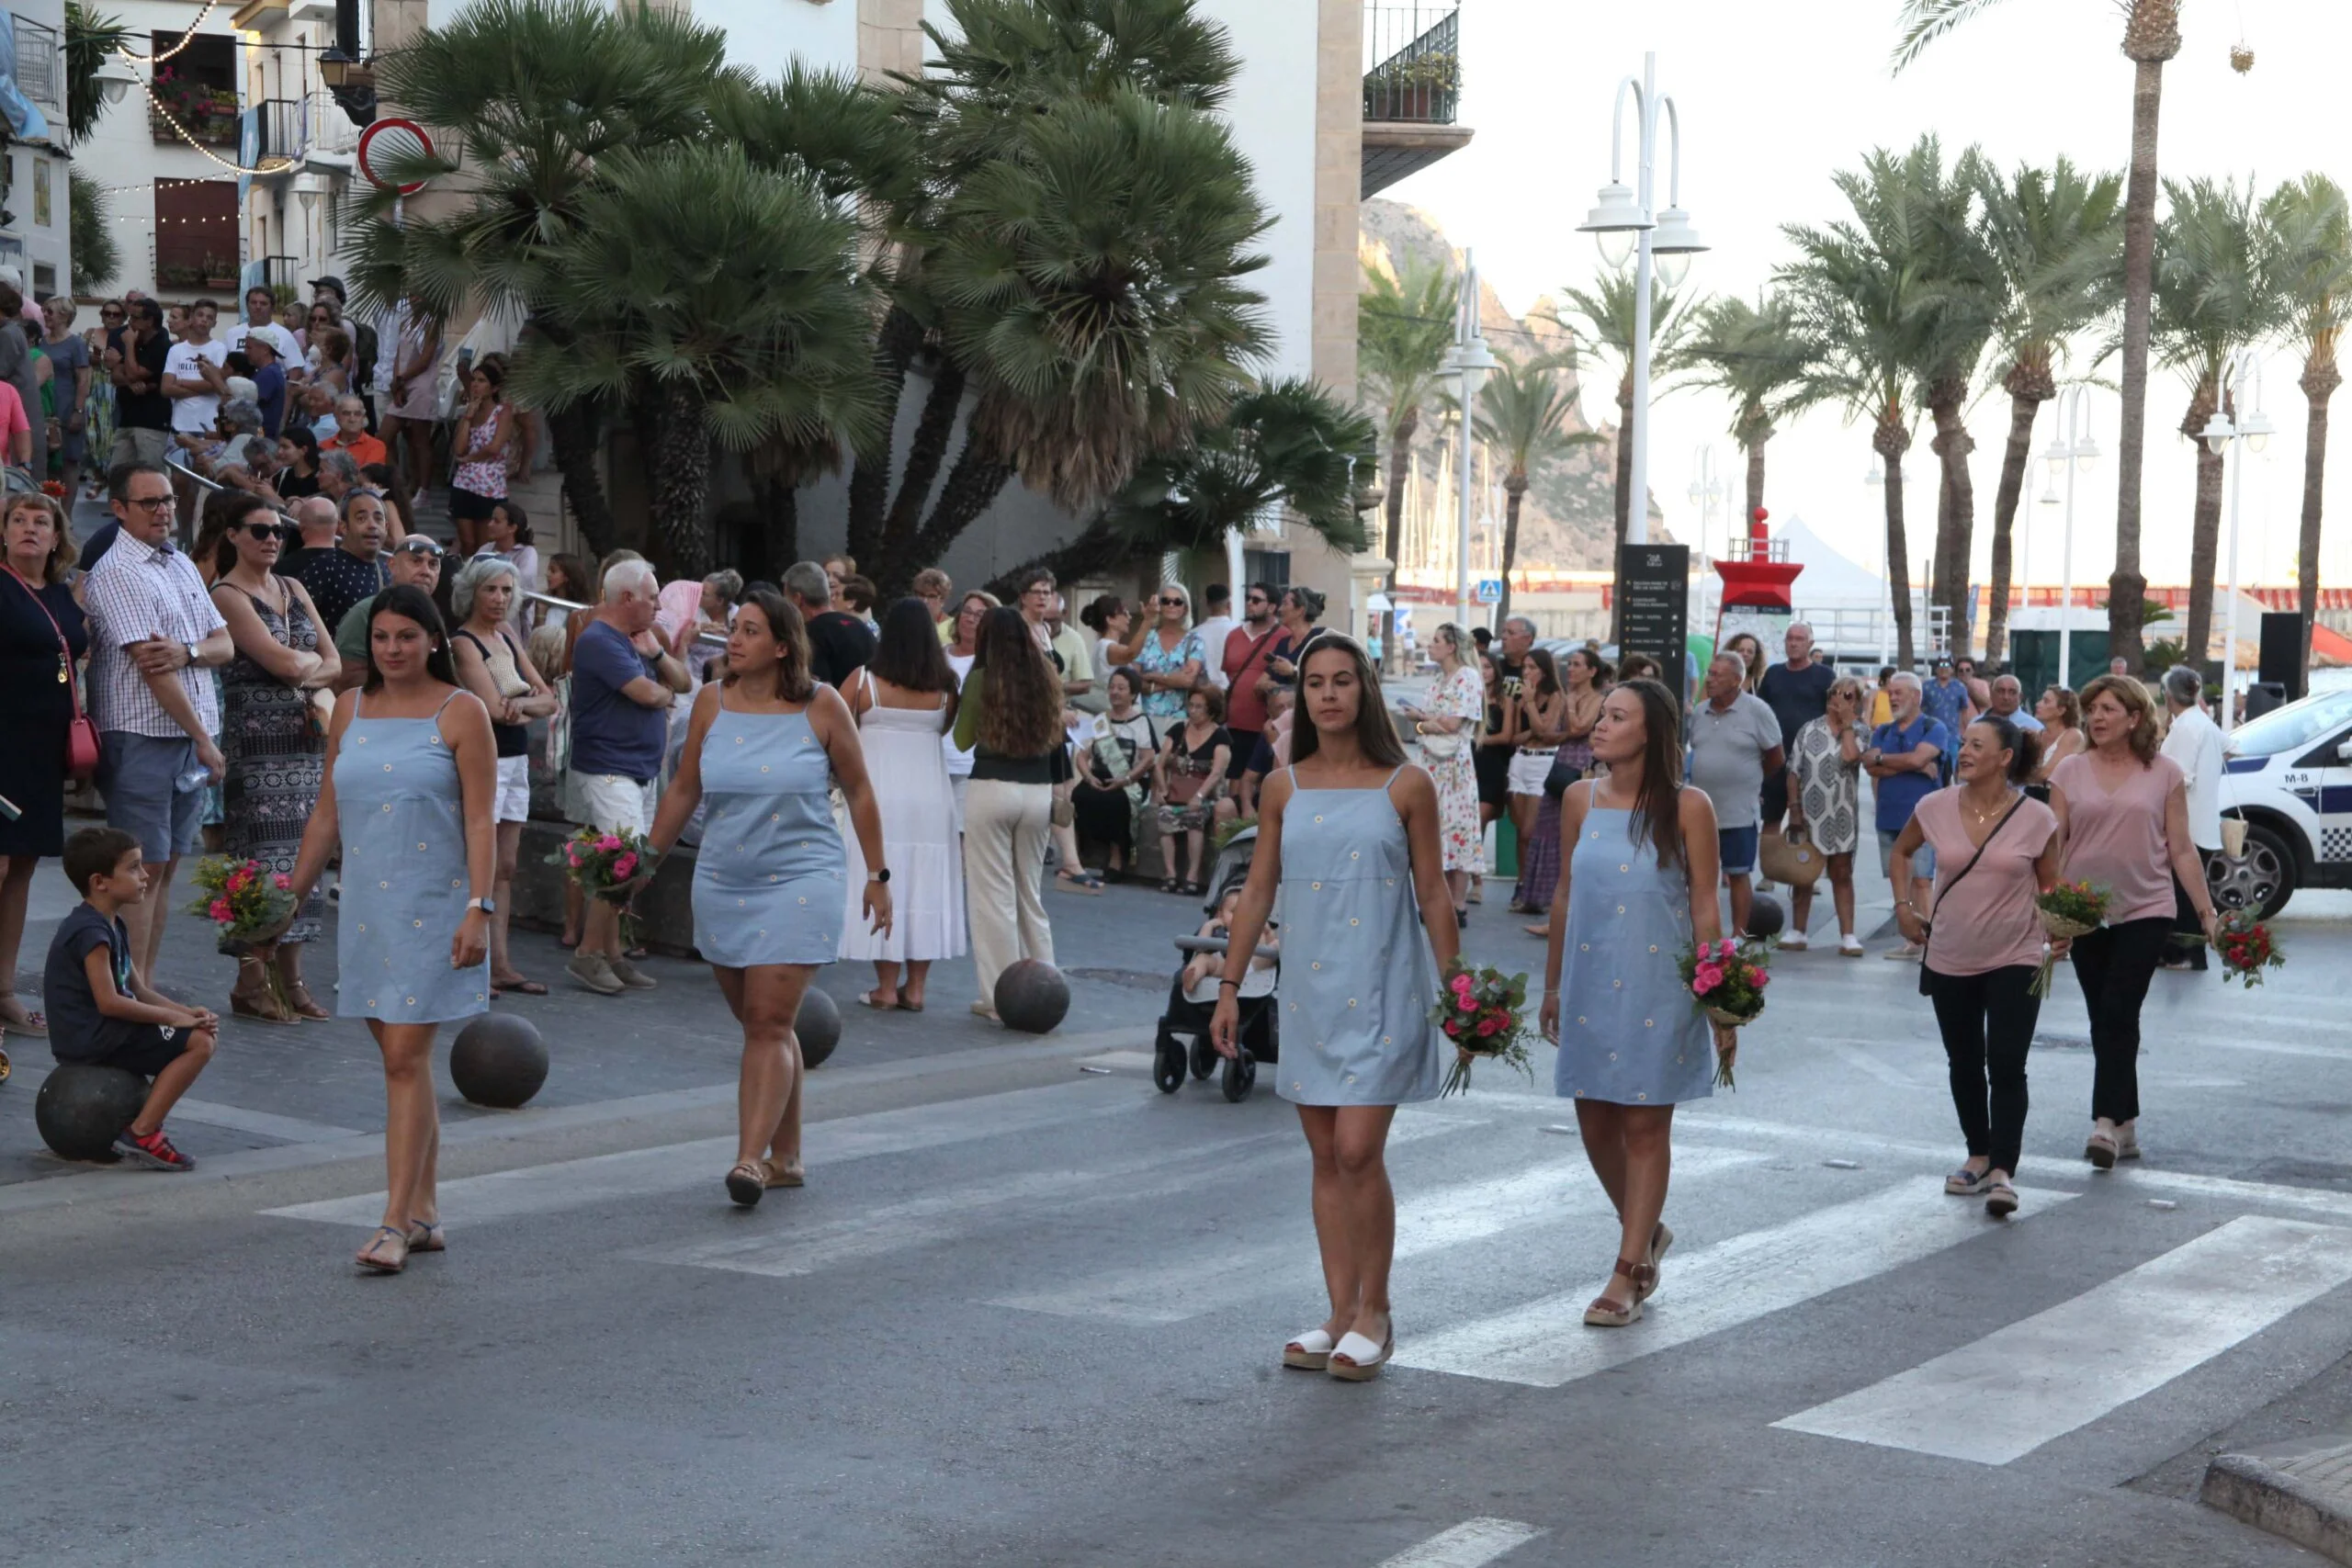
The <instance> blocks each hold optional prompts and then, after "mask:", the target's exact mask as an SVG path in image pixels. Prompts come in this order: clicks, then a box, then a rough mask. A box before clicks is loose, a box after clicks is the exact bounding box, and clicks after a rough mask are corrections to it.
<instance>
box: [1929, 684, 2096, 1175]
mask: <svg viewBox="0 0 2352 1568" xmlns="http://www.w3.org/2000/svg"><path fill="white" fill-rule="evenodd" d="M1952 771H1953V773H1955V774H1956V775H1958V778H1959V781H1960V782H1959V783H1957V784H1953V785H1952V786H1951V788H1949V789H1940V790H1938V791H1937V792H1936V793H1935V794H1933V795H1929V796H1928V797H1927V798H1926V799H1925V800H1923V801H1921V802H1920V803H1919V806H1918V808H1917V810H1916V811H1914V812H1913V813H1912V815H1911V820H1910V821H1909V822H1907V823H1905V824H1904V828H1903V832H1902V834H1901V836H1900V837H1898V838H1897V839H1896V840H1894V869H1893V871H1892V873H1891V874H1892V876H1893V877H1894V886H1897V887H1908V886H1911V857H1912V856H1913V855H1915V854H1917V853H1918V852H1919V847H1920V845H1922V844H1927V845H1930V846H1932V847H1933V848H1934V850H1935V852H1936V867H1937V870H1938V871H1939V873H1940V874H1941V875H1940V877H1939V880H1938V882H1937V884H1936V894H1935V907H1934V908H1933V909H1932V910H1929V911H1922V910H1920V909H1919V908H1917V907H1916V906H1915V905H1913V904H1912V903H1911V901H1910V900H1909V899H1905V900H1904V901H1903V902H1902V903H1900V904H1897V905H1896V906H1895V907H1894V919H1895V921H1896V923H1897V924H1899V925H1901V926H1902V928H1903V937H1904V940H1905V941H1906V942H1912V943H1914V944H1916V945H1918V946H1920V947H1922V948H1924V949H1925V952H1924V953H1922V954H1921V956H1920V961H1919V962H1920V988H1921V989H1923V990H1925V991H1926V992H1927V994H1928V997H1930V998H1933V1000H1934V1003H1935V1009H1936V1026H1937V1027H1938V1028H1939V1029H1940V1030H1941V1031H1942V1032H1943V1037H1944V1055H1945V1057H1946V1059H1947V1060H1949V1061H1950V1063H1951V1098H1952V1104H1953V1105H1954V1106H1956V1107H1957V1108H1958V1109H1959V1111H1960V1130H1961V1133H1962V1135H1964V1136H1965V1137H1966V1138H1967V1139H1968V1158H1967V1159H1966V1160H1965V1161H1964V1162H1962V1165H1961V1167H1960V1168H1959V1169H1957V1170H1955V1171H1953V1172H1952V1173H1951V1175H1950V1176H1947V1177H1945V1178H1944V1190H1945V1191H1947V1192H1949V1193H1951V1194H1952V1195H1953V1196H1954V1197H1956V1198H1973V1197H1975V1196H1977V1195H1978V1194H1980V1193H1981V1194H1983V1195H1984V1198H1985V1213H1988V1214H1990V1215H1992V1216H1993V1217H1994V1218H1996V1219H2005V1218H2007V1216H2008V1215H2010V1214H2013V1213H2017V1208H2018V1194H2017V1189H2016V1188H2015V1187H2013V1186H2011V1185H2010V1179H2011V1178H2012V1177H2014V1176H2015V1175H2016V1174H2017V1168H2018V1150H2019V1146H2020V1145H2022V1144H2023V1143H2024V1141H2025V1111H2026V1082H2025V1058H2026V1052H2027V1050H2028V1049H2029V1048H2030V1047H2031V1045H2032V1044H2033V1025H2034V1021H2035V1020H2036V1019H2037V1018H2038V1017H2040V1016H2041V998H2039V997H2036V996H2035V995H2034V994H2033V976H2034V971H2035V969H2036V968H2038V967H2039V966H2040V964H2041V943H2042V937H2041V919H2040V918H2039V917H2038V916H2036V915H2035V914H2034V912H2033V900H2034V896H2035V895H2036V894H2038V893H2040V892H2041V891H2043V890H2044V889H2046V888H2048V887H2049V886H2051V885H2052V883H2054V882H2056V881H2057V880H2058V860H2059V855H2060V853H2061V851H2062V840H2061V836H2060V833H2059V830H2058V817H2057V814H2056V813H2055V812H2053V811H2052V810H2051V809H2050V807H2047V806H2044V805H2042V804H2041V802H2040V801H2038V800H2035V799H2033V798H2031V797H2030V796H2029V795H2027V794H2026V793H2025V790H2024V787H2023V786H2024V784H2025V782H2026V780H2027V779H2028V778H2029V777H2030V776H2031V774H2032V772H2033V752H2032V751H2031V750H2030V749H2029V748H2028V747H2027V745H2026V743H2025V737H2024V736H2022V735H2021V734H2019V733H2018V728H2017V727H2016V726H2015V725H2013V724H2011V723H2010V722H2009V721H2008V720H2007V719H2005V718H1996V717H1994V716H1991V715H1986V716H1985V717H1982V718H1979V719H1978V720H1977V721H1976V722H1975V723H1974V724H1972V725H1970V726H1969V727H1968V728H1967V729H1966V730H1965V731H1964V732H1963V733H1962V737H1961V742H1960V757H1959V760H1958V761H1956V762H1955V763H1954V764H1953V769H1952ZM2065 946H2066V944H2065V943H2064V942H2053V943H2052V947H2053V948H2054V949H2055V950H2056V951H2057V952H2059V953H2064V951H2065Z"/></svg>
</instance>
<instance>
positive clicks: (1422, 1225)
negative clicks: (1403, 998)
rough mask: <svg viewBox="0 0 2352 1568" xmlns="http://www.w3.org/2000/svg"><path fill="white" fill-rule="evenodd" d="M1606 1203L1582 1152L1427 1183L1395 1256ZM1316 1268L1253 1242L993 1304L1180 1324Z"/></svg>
mask: <svg viewBox="0 0 2352 1568" xmlns="http://www.w3.org/2000/svg"><path fill="white" fill-rule="evenodd" d="M1428 1126H1429V1123H1427V1122H1400V1123H1399V1124H1398V1125H1397V1129H1396V1132H1395V1133H1394V1134H1391V1136H1390V1139H1389V1142H1390V1144H1391V1145H1395V1144H1396V1143H1397V1142H1398V1141H1399V1140H1400V1138H1403V1137H1405V1136H1406V1135H1408V1134H1412V1133H1418V1132H1420V1131H1422V1130H1423V1129H1424V1128H1427V1127H1428ZM1763 1158H1764V1156H1761V1155H1754V1154H1747V1153H1745V1152H1742V1151H1738V1150H1733V1149H1691V1150H1686V1151H1683V1152H1681V1153H1679V1154H1678V1155H1677V1156H1676V1157H1675V1176H1676V1178H1677V1179H1679V1180H1690V1179H1695V1178H1699V1177H1702V1176H1708V1175H1712V1174H1713V1173H1714V1172H1717V1171H1722V1170H1729V1169H1733V1168H1737V1167H1741V1166H1747V1165H1757V1164H1760V1163H1762V1161H1763ZM1608 1207H1609V1200H1608V1198H1607V1196H1606V1195H1605V1194H1603V1193H1602V1191H1601V1190H1600V1182H1598V1181H1596V1180H1595V1179H1593V1175H1592V1168H1591V1167H1590V1166H1589V1165H1588V1164H1586V1163H1585V1161H1584V1159H1583V1158H1582V1156H1577V1157H1576V1158H1573V1159H1565V1160H1558V1161H1555V1162H1553V1163H1551V1164H1547V1165H1540V1166H1535V1167H1532V1168H1529V1169H1526V1170H1520V1171H1514V1172H1512V1173H1511V1174H1510V1175H1508V1176H1500V1177H1495V1178H1492V1179H1487V1180H1483V1181H1467V1182H1462V1183H1459V1184H1457V1185H1454V1186H1451V1187H1441V1188H1435V1189H1426V1190H1422V1191H1421V1192H1420V1193H1419V1194H1418V1195H1416V1196H1413V1197H1410V1198H1408V1199H1406V1200H1405V1201H1401V1202H1399V1203H1398V1204H1397V1261H1398V1262H1400V1263H1401V1262H1405V1261H1408V1260H1409V1259H1411V1258H1419V1257H1421V1256H1423V1255H1425V1254H1428V1253H1431V1252H1436V1251H1439V1250H1442V1248H1445V1247H1458V1246H1461V1245H1463V1244H1464V1243H1466V1242H1473V1241H1484V1240H1487V1239H1489V1238H1491V1237H1494V1236H1498V1235H1502V1234H1503V1233H1504V1232H1506V1231H1509V1230H1513V1229H1517V1228H1519V1227H1521V1226H1534V1225H1543V1224H1556V1223H1558V1221H1560V1220H1561V1219H1562V1218H1564V1217H1566V1216H1568V1215H1571V1214H1579V1213H1604V1212H1606V1211H1607V1209H1608ZM1316 1267H1317V1265H1316V1262H1315V1257H1314V1252H1313V1248H1312V1247H1311V1246H1310V1245H1308V1244H1307V1243H1306V1241H1305V1240H1304V1238H1295V1239H1291V1240H1285V1241H1266V1242H1258V1243H1252V1244H1250V1245H1248V1246H1244V1247H1234V1248H1231V1249H1227V1250H1222V1251H1219V1252H1217V1253H1216V1254H1213V1255H1211V1256H1209V1257H1205V1258H1183V1259H1182V1260H1179V1261H1173V1262H1170V1263H1164V1264H1151V1265H1148V1266H1146V1267H1144V1268H1140V1269H1113V1270H1109V1271H1107V1272H1104V1273H1101V1274H1095V1275H1091V1276H1090V1277H1088V1278H1086V1279H1083V1280H1076V1281H1074V1282H1072V1283H1070V1284H1068V1285H1063V1286H1059V1287H1057V1288H1056V1289H1054V1290H1050V1291H1038V1292H1024V1293H1023V1294H1020V1295H1014V1296H1002V1297H999V1298H998V1299H997V1300H996V1302H995V1303H993V1304H994V1305H997V1306H1009V1307H1019V1308H1021V1309H1023V1310H1024V1311H1027V1312H1042V1313H1050V1314H1053V1315H1055V1316H1057V1317H1091V1318H1106V1319H1109V1320H1110V1321H1112V1322H1114V1323H1135V1324H1162V1323H1182V1322H1183V1321H1185V1320H1186V1319H1187V1318H1193V1317H1198V1316H1200V1315H1201V1314H1203V1313H1206V1312H1210V1311H1214V1310H1215V1309H1216V1308H1218V1307H1221V1306H1226V1305H1228V1304H1230V1303H1233V1302H1235V1301H1238V1300H1240V1299H1243V1298H1244V1297H1247V1296H1249V1295H1250V1294H1251V1293H1252V1292H1260V1291H1267V1290H1273V1289H1281V1288H1283V1285H1284V1284H1285V1283H1286V1282H1287V1281H1289V1280H1292V1279H1294V1278H1303V1279H1306V1280H1313V1279H1314V1277H1315V1271H1316Z"/></svg>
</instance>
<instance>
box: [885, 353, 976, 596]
mask: <svg viewBox="0 0 2352 1568" xmlns="http://www.w3.org/2000/svg"><path fill="white" fill-rule="evenodd" d="M963 401H964V372H963V371H961V370H959V369H957V368H956V367H955V366H953V365H950V364H948V363H947V362H946V361H944V360H942V361H941V362H940V363H939V365H938V366H937V367H936V368H934V369H933V372H932V378H931V391H930V393H929V394H928V395H927V396H925V397H924V399H923V400H922V419H921V420H920V421H918V422H917V423H916V424H915V433H914V436H913V438H912V439H911V440H910V441H909V442H908V443H907V466H906V470H905V472H904V473H902V474H901V475H900V476H899V493H898V496H897V498H896V499H894V500H893V501H892V502H890V511H889V513H888V515H887V516H885V517H884V518H883V520H882V554H883V555H884V556H885V557H896V556H899V555H900V554H903V553H904V552H905V550H906V547H907V545H908V543H909V542H910V540H912V539H913V538H914V536H915V528H916V525H918V524H920V523H921V522H922V508H923V502H927V501H929V500H930V499H931V487H932V484H933V481H934V480H936V479H938V478H939V469H940V466H941V465H942V464H944V462H946V461H947V443H948V441H949V439H950V438H951V437H953V436H954V434H955V433H956V409H957V408H958V407H960V406H961V405H962V403H963ZM967 439H968V437H967Z"/></svg>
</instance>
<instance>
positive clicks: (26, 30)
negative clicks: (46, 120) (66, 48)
mask: <svg viewBox="0 0 2352 1568" xmlns="http://www.w3.org/2000/svg"><path fill="white" fill-rule="evenodd" d="M9 20H10V21H11V22H12V23H13V24H14V25H15V28H16V34H17V87H18V88H19V89H21V90H22V91H23V93H24V95H25V96H27V97H28V98H30V99H31V100H32V101H33V102H34V103H37V104H39V105H40V106H41V107H43V108H45V109H48V110H49V111H51V113H52V114H62V113H63V112H64V108H65V67H64V61H63V56H62V53H61V52H60V51H59V48H58V41H57V29H56V28H51V27H45V26H43V25H42V24H41V23H40V22H36V21H34V20H33V19H32V18H31V17H19V16H16V15H14V14H11V16H10V17H9Z"/></svg>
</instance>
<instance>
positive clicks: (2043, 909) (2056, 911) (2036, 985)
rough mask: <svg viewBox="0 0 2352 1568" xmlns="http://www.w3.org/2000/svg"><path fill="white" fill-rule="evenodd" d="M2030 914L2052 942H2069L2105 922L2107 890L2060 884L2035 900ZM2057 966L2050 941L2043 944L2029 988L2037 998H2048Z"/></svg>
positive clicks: (2079, 884)
mask: <svg viewBox="0 0 2352 1568" xmlns="http://www.w3.org/2000/svg"><path fill="white" fill-rule="evenodd" d="M2033 912H2034V915H2035V916H2036V918H2038V919H2040V920H2041V931H2042V934H2043V935H2045V936H2047V937H2048V938H2049V939H2050V942H2072V941H2074V940H2075V938H2076V937H2078V936H2088V935H2090V934H2091V932H2093V931H2097V930H2098V928H2099V927H2101V926H2103V925H2105V924H2106V923H2107V890H2106V889H2105V888H2103V887H2094V886H2091V885H2090V884H2089V883H2087V882H2061V883H2058V884H2056V885H2055V886H2052V888H2051V889H2050V891H2049V892H2047V893H2043V894H2040V895H2037V896H2036V897H2035V898H2034V900H2033ZM2050 942H2044V943H2042V945H2041V968H2039V969H2037V970H2035V971H2034V973H2033V984H2032V986H2030V987H2028V988H2029V989H2030V990H2031V991H2032V993H2033V994H2034V995H2035V996H2037V997H2046V996H2048V995H2049V994H2050V977H2051V976H2052V973H2053V972H2055V970H2056V969H2057V966H2058V955H2057V953H2055V952H2054V951H2052V948H2051V945H2050Z"/></svg>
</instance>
